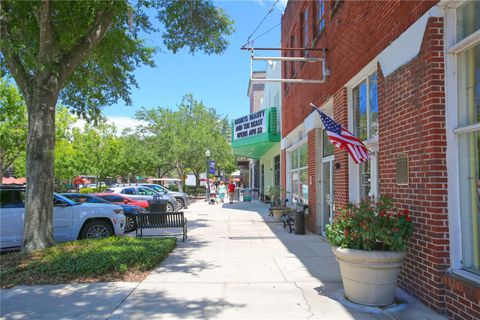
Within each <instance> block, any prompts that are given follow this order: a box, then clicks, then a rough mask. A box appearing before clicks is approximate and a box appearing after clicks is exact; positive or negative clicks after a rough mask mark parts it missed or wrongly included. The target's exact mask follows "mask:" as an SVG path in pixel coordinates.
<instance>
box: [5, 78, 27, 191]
mask: <svg viewBox="0 0 480 320" xmlns="http://www.w3.org/2000/svg"><path fill="white" fill-rule="evenodd" d="M26 143H27V107H26V105H25V102H24V101H23V98H22V96H21V95H20V93H19V92H18V90H17V88H16V87H15V85H13V84H9V83H8V82H7V79H3V78H2V79H0V184H1V183H2V182H1V177H3V172H5V170H7V169H8V168H9V167H10V166H11V165H12V164H13V162H14V161H15V160H17V159H25V150H26Z"/></svg>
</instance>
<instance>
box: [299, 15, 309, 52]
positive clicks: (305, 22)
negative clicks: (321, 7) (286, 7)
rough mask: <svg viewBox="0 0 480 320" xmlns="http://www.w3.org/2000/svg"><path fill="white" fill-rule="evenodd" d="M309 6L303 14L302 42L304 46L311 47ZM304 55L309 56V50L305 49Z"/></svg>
mask: <svg viewBox="0 0 480 320" xmlns="http://www.w3.org/2000/svg"><path fill="white" fill-rule="evenodd" d="M308 23H309V21H308V7H306V8H305V10H304V11H303V16H302V35H301V36H302V42H303V43H302V44H303V47H304V48H308V47H310V34H309V30H308ZM303 56H304V57H307V56H308V51H307V50H305V51H303Z"/></svg>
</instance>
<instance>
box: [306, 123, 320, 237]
mask: <svg viewBox="0 0 480 320" xmlns="http://www.w3.org/2000/svg"><path fill="white" fill-rule="evenodd" d="M318 138H319V137H317V135H316V132H315V130H310V131H309V132H308V142H307V143H308V217H307V221H306V227H307V229H308V230H310V232H313V233H316V234H318V233H319V230H318V225H317V187H316V186H317V183H316V181H317V172H316V160H317V159H316V152H317V148H316V142H317V139H318Z"/></svg>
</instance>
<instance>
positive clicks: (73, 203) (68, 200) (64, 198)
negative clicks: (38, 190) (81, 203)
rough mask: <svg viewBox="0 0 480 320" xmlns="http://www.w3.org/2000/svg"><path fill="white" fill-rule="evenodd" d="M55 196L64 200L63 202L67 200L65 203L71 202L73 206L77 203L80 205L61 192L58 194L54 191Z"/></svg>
mask: <svg viewBox="0 0 480 320" xmlns="http://www.w3.org/2000/svg"><path fill="white" fill-rule="evenodd" d="M53 196H54V197H55V198H57V199H58V200H62V201H63V202H65V203H67V204H69V205H71V206H76V205H78V204H77V203H76V202H74V201H72V200H70V199H68V198H67V197H64V196H62V195H61V194H58V193H56V192H54V193H53Z"/></svg>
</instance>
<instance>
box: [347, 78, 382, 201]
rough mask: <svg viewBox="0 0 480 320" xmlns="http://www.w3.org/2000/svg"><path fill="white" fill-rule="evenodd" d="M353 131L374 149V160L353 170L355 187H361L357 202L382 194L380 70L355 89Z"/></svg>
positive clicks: (356, 194) (353, 185) (358, 188)
mask: <svg viewBox="0 0 480 320" xmlns="http://www.w3.org/2000/svg"><path fill="white" fill-rule="evenodd" d="M351 110H352V118H353V119H352V120H353V121H352V122H353V128H352V132H353V134H354V135H355V136H356V137H358V138H359V139H360V140H362V141H364V142H365V144H366V146H367V148H368V150H369V151H370V152H371V154H370V156H371V160H369V161H367V162H364V163H362V164H360V165H359V166H357V165H355V167H353V168H352V170H351V172H350V173H351V175H352V180H351V185H350V186H351V187H352V188H354V189H355V190H357V191H356V192H355V193H354V196H353V199H351V200H353V201H359V200H364V199H367V198H372V197H378V190H379V179H378V157H377V154H378V140H377V139H376V138H377V137H378V77H377V72H372V73H370V74H367V75H366V76H365V77H364V78H363V80H362V79H361V82H360V83H359V84H358V85H357V86H355V87H354V88H353V89H352V109H351Z"/></svg>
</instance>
